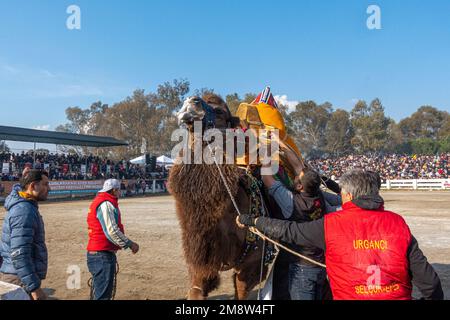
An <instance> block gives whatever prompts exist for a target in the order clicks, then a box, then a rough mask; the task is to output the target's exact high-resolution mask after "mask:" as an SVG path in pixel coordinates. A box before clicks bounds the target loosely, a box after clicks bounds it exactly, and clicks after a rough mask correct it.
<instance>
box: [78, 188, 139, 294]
mask: <svg viewBox="0 0 450 320" xmlns="http://www.w3.org/2000/svg"><path fill="white" fill-rule="evenodd" d="M119 196H120V181H119V180H115V179H109V180H106V181H105V184H104V186H103V189H102V190H100V191H99V193H98V194H97V196H96V197H95V199H94V201H93V202H92V204H91V206H90V209H89V213H88V218H87V222H88V230H89V244H88V247H87V250H88V253H87V264H88V268H89V272H90V273H91V274H92V291H91V293H92V297H91V298H92V299H94V300H111V299H113V296H114V287H115V281H116V264H117V258H116V252H117V251H118V250H121V249H131V251H132V252H133V254H136V253H137V252H138V251H139V245H138V244H137V243H134V242H133V241H131V240H130V239H128V238H127V237H126V236H125V231H124V227H123V225H122V218H121V214H120V209H119V200H118V198H119Z"/></svg>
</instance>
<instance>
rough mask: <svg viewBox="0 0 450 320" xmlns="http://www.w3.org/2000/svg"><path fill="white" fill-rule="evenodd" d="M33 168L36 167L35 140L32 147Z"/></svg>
mask: <svg viewBox="0 0 450 320" xmlns="http://www.w3.org/2000/svg"><path fill="white" fill-rule="evenodd" d="M33 169H36V142H35V143H34V149H33Z"/></svg>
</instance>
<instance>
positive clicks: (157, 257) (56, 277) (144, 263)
mask: <svg viewBox="0 0 450 320" xmlns="http://www.w3.org/2000/svg"><path fill="white" fill-rule="evenodd" d="M383 196H384V198H385V200H386V208H387V209H389V210H392V211H395V212H397V213H399V214H401V215H403V216H404V217H405V218H406V220H407V222H408V224H409V225H410V227H411V230H412V232H413V234H414V235H415V236H416V238H417V239H418V241H419V244H420V246H421V248H422V250H423V251H424V252H425V254H426V256H427V257H428V259H429V261H430V262H431V263H432V264H433V266H434V267H435V269H436V271H437V272H438V273H439V275H440V277H441V280H442V283H443V287H444V291H445V295H446V298H447V299H450V193H449V192H408V191H405V192H403V191H401V192H400V191H398V192H388V193H384V194H383ZM120 205H121V210H122V215H123V222H124V225H125V230H126V233H127V234H128V235H129V236H130V238H131V239H132V240H134V241H136V242H138V243H139V244H140V246H141V251H140V253H139V254H137V255H132V254H131V253H130V252H128V251H127V252H120V253H119V254H118V260H119V263H120V273H119V277H118V288H117V296H116V299H183V298H185V295H186V292H187V289H188V279H187V272H186V266H185V263H184V260H183V256H182V250H181V240H180V230H179V226H178V222H177V219H176V215H175V209H174V201H173V199H172V197H170V196H160V197H147V198H129V199H122V200H121V204H120ZM88 206H89V202H88V201H77V202H61V203H47V204H44V205H42V206H41V214H42V215H43V217H44V221H45V224H46V238H47V245H48V249H49V270H48V277H47V279H46V280H45V281H44V282H43V286H44V287H45V288H46V290H47V292H48V293H49V294H50V295H51V297H52V298H55V299H88V298H89V288H88V285H87V282H88V279H89V273H88V271H87V266H86V256H85V255H86V251H85V247H86V244H87V228H86V214H87V208H88ZM4 215H5V211H4V209H1V210H0V223H2V220H3V218H4ZM73 266H75V267H73ZM77 266H78V267H79V268H80V270H81V287H80V289H68V287H67V282H68V280H70V279H73V278H69V277H70V274H69V273H68V272H70V271H71V270H76V268H77ZM69 282H70V281H69ZM233 292H234V290H233V285H232V282H231V273H230V272H228V273H225V274H223V276H222V285H221V287H220V289H219V290H217V291H215V292H213V293H212V295H211V298H212V299H231V298H232V293H233Z"/></svg>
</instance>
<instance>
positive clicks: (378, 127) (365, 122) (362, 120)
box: [351, 98, 391, 152]
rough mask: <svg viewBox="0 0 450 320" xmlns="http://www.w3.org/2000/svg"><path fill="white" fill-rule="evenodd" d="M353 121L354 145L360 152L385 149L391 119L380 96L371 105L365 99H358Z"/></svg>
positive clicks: (352, 115) (352, 113)
mask: <svg viewBox="0 0 450 320" xmlns="http://www.w3.org/2000/svg"><path fill="white" fill-rule="evenodd" d="M351 122H352V126H353V128H354V132H355V135H354V138H353V139H352V145H353V147H354V148H355V149H356V150H357V151H358V152H376V151H383V150H385V146H386V143H387V141H388V139H389V135H388V128H389V124H390V123H391V120H390V119H389V118H387V117H386V116H385V114H384V107H383V105H382V104H381V102H380V100H379V99H378V98H376V99H374V100H373V101H372V102H371V103H370V106H367V103H366V102H365V101H362V100H360V101H358V102H357V103H356V105H355V107H354V108H353V110H352V112H351Z"/></svg>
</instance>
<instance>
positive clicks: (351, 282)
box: [237, 170, 444, 300]
mask: <svg viewBox="0 0 450 320" xmlns="http://www.w3.org/2000/svg"><path fill="white" fill-rule="evenodd" d="M340 185H341V189H342V191H341V196H342V203H343V205H342V211H338V212H335V213H330V214H328V215H325V216H324V218H322V219H319V220H316V221H313V222H307V223H297V222H289V221H282V220H274V219H270V218H256V219H254V218H252V217H251V216H250V215H241V216H239V217H238V219H237V222H238V225H239V226H240V227H244V226H247V227H255V228H256V229H258V230H259V231H261V232H262V233H264V234H265V235H267V236H268V237H269V238H272V239H275V240H278V241H284V242H287V243H292V244H295V245H298V246H307V247H311V246H314V247H317V248H320V249H322V250H324V251H325V259H326V265H327V274H328V277H329V280H330V285H331V290H332V293H333V298H334V299H336V300H411V299H412V295H411V293H412V287H413V284H414V285H415V286H416V287H417V288H418V289H419V290H420V291H421V293H422V295H423V298H425V299H435V300H442V299H443V297H444V294H443V291H442V286H441V282H440V279H439V277H438V275H437V274H436V272H435V271H434V269H433V267H432V266H431V265H430V264H429V263H428V261H427V259H426V257H425V256H424V255H423V253H422V251H421V250H420V249H419V245H418V243H417V240H416V239H415V238H414V237H413V236H412V235H411V231H410V230H409V227H408V225H407V224H406V222H405V220H404V219H403V218H402V217H401V216H400V215H398V214H395V213H393V212H390V211H386V210H385V209H384V200H383V198H381V196H380V195H379V181H378V179H377V177H376V175H374V174H373V172H365V171H362V170H354V171H351V172H349V173H347V174H345V175H343V176H342V177H341V179H340Z"/></svg>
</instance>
